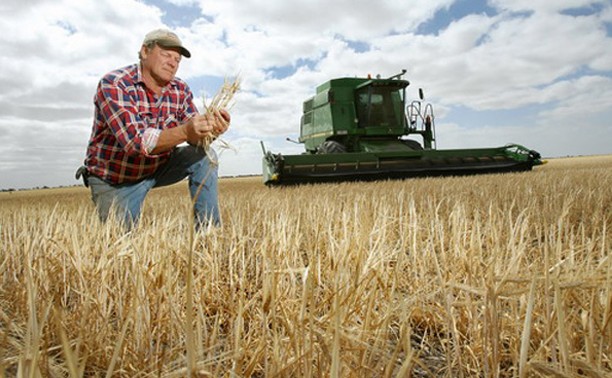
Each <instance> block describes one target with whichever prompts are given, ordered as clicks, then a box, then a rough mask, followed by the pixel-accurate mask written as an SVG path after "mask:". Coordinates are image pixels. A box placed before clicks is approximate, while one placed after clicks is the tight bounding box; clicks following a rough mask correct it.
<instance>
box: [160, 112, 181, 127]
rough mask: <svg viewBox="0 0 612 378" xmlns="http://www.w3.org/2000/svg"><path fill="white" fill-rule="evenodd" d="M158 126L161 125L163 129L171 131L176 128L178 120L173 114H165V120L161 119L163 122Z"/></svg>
mask: <svg viewBox="0 0 612 378" xmlns="http://www.w3.org/2000/svg"><path fill="white" fill-rule="evenodd" d="M159 124H162V125H163V127H162V128H163V129H164V130H166V129H172V128H174V127H177V126H178V120H177V119H176V116H175V115H174V114H166V118H164V119H163V122H159Z"/></svg>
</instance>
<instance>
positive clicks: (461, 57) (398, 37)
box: [0, 0, 612, 189]
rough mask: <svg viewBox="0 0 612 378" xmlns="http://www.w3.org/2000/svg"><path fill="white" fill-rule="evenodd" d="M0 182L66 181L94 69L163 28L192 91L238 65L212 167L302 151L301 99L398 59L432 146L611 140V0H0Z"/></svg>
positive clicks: (587, 146) (121, 62)
mask: <svg viewBox="0 0 612 378" xmlns="http://www.w3.org/2000/svg"><path fill="white" fill-rule="evenodd" d="M0 27H1V30H2V31H3V32H2V35H1V36H0V51H1V54H0V67H2V69H0V189H8V188H13V189H21V188H33V187H43V186H49V187H54V186H64V185H77V184H79V182H78V181H76V180H75V178H74V172H75V170H76V169H77V168H78V167H79V166H80V165H81V164H82V162H83V159H84V157H85V149H86V146H87V141H88V138H89V135H90V133H91V126H92V118H93V95H94V92H95V89H96V85H97V83H98V81H99V80H100V78H101V77H102V76H103V75H104V74H105V73H107V72H109V71H111V70H114V69H116V68H119V67H123V66H126V65H129V64H133V63H136V62H137V60H138V57H137V53H138V50H139V49H140V46H141V44H142V40H143V38H144V35H145V34H146V33H147V32H148V31H150V30H152V29H156V28H160V27H162V28H170V29H172V30H173V31H175V32H176V33H177V34H178V35H179V36H180V38H181V39H182V40H183V43H184V45H185V46H186V47H187V48H188V49H189V50H190V51H191V53H192V57H191V58H190V59H183V61H182V62H181V66H180V69H179V71H178V76H179V77H180V78H182V79H184V80H185V81H186V82H187V83H188V84H189V86H190V87H191V89H192V91H193V93H194V96H195V103H196V105H197V106H198V107H199V108H200V109H201V110H202V109H203V101H204V98H209V99H210V98H211V97H212V96H213V95H214V94H215V93H217V91H218V90H219V87H220V86H221V85H222V83H223V81H224V80H233V79H234V78H236V77H240V79H241V91H240V92H239V93H238V94H237V95H236V96H235V97H234V105H233V106H232V108H231V114H232V126H231V129H230V130H229V131H228V132H227V133H226V134H225V135H223V137H222V139H223V141H224V142H225V144H226V145H227V146H229V148H227V147H223V146H217V149H218V152H219V153H220V159H219V164H220V165H219V173H220V175H221V176H233V175H246V174H260V173H261V158H262V155H263V153H262V147H261V142H263V143H264V145H265V148H266V149H267V150H271V151H274V152H282V153H283V154H292V153H300V152H302V151H303V146H301V145H296V144H293V143H289V142H287V141H286V138H287V137H289V138H292V139H297V137H298V136H299V135H298V134H299V124H300V116H301V110H302V102H303V101H304V100H306V99H307V98H309V97H311V96H312V95H314V94H315V89H316V87H317V85H319V84H321V83H323V82H325V81H327V80H330V79H332V78H338V77H363V76H366V75H368V74H371V75H373V76H374V75H378V74H380V75H381V76H382V77H389V76H392V75H395V74H397V73H399V72H401V70H402V69H406V71H407V72H406V75H405V76H404V79H407V80H409V81H410V83H411V85H410V86H409V87H408V92H407V97H409V98H411V99H412V98H414V99H416V98H417V96H418V88H423V89H424V91H425V96H426V100H427V101H428V102H431V103H432V104H433V107H434V111H435V124H436V136H437V147H438V149H449V148H475V147H497V146H503V145H505V144H507V143H519V144H523V145H525V146H527V147H529V148H531V149H535V150H537V151H539V152H540V153H541V154H542V155H543V156H545V157H561V156H574V155H596V154H610V153H612V2H611V1H610V0H596V1H591V0H555V1H550V0H379V1H369V0H368V1H366V0H307V1H306V0H292V1H287V0H266V1H265V2H261V1H255V0H240V1H238V0H234V1H230V0H141V1H137V0H79V1H74V0H2V2H1V3H0Z"/></svg>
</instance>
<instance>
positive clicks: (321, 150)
mask: <svg viewBox="0 0 612 378" xmlns="http://www.w3.org/2000/svg"><path fill="white" fill-rule="evenodd" d="M343 152H346V147H344V145H342V143H340V142H336V141H335V140H326V141H325V142H323V143H321V145H320V146H319V147H318V148H317V154H339V153H343Z"/></svg>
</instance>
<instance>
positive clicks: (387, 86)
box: [262, 70, 543, 185]
mask: <svg viewBox="0 0 612 378" xmlns="http://www.w3.org/2000/svg"><path fill="white" fill-rule="evenodd" d="M405 73H406V70H402V73H401V74H398V75H395V76H392V77H390V78H388V79H381V78H375V79H373V78H369V77H368V78H339V79H333V80H330V81H328V82H326V83H324V84H322V85H320V86H319V87H317V94H316V95H315V96H314V97H312V98H310V99H308V100H306V101H305V102H304V105H303V115H302V119H301V130H300V131H301V132H300V137H299V140H298V142H297V143H303V144H304V146H305V149H306V151H305V152H304V153H302V154H300V155H282V154H280V153H278V154H274V153H272V152H270V151H266V149H265V147H264V145H263V142H262V149H263V152H264V157H263V180H264V183H265V184H266V185H289V184H302V183H314V182H337V181H350V180H381V179H396V178H409V177H422V176H444V175H466V174H480V173H494V172H518V171H529V170H531V169H532V168H533V166H535V165H540V164H542V163H543V162H542V160H541V157H540V154H539V153H537V152H536V151H533V150H530V149H528V148H525V147H523V146H521V145H518V144H509V145H506V146H503V147H495V148H476V149H451V150H438V149H436V144H435V142H436V134H435V125H434V114H433V107H432V106H431V104H426V103H424V101H423V100H424V97H423V91H422V90H421V89H419V97H420V100H415V101H412V102H411V103H410V104H407V103H406V87H407V86H408V85H409V84H410V83H409V82H408V81H407V80H402V76H403V75H404V74H405ZM409 136H417V137H419V138H420V139H422V143H419V141H417V140H414V139H411V138H409Z"/></svg>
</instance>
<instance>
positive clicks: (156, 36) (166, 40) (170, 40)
mask: <svg viewBox="0 0 612 378" xmlns="http://www.w3.org/2000/svg"><path fill="white" fill-rule="evenodd" d="M150 42H155V43H157V44H158V45H160V46H161V47H176V48H177V49H179V51H180V52H181V55H183V56H184V57H186V58H190V57H191V53H190V52H189V50H187V49H186V48H184V47H183V43H182V42H181V40H180V39H179V37H178V36H177V35H176V34H174V33H173V32H171V31H170V30H167V29H155V30H153V31H150V32H149V33H147V35H145V38H144V41H142V44H143V45H146V44H148V43H150Z"/></svg>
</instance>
